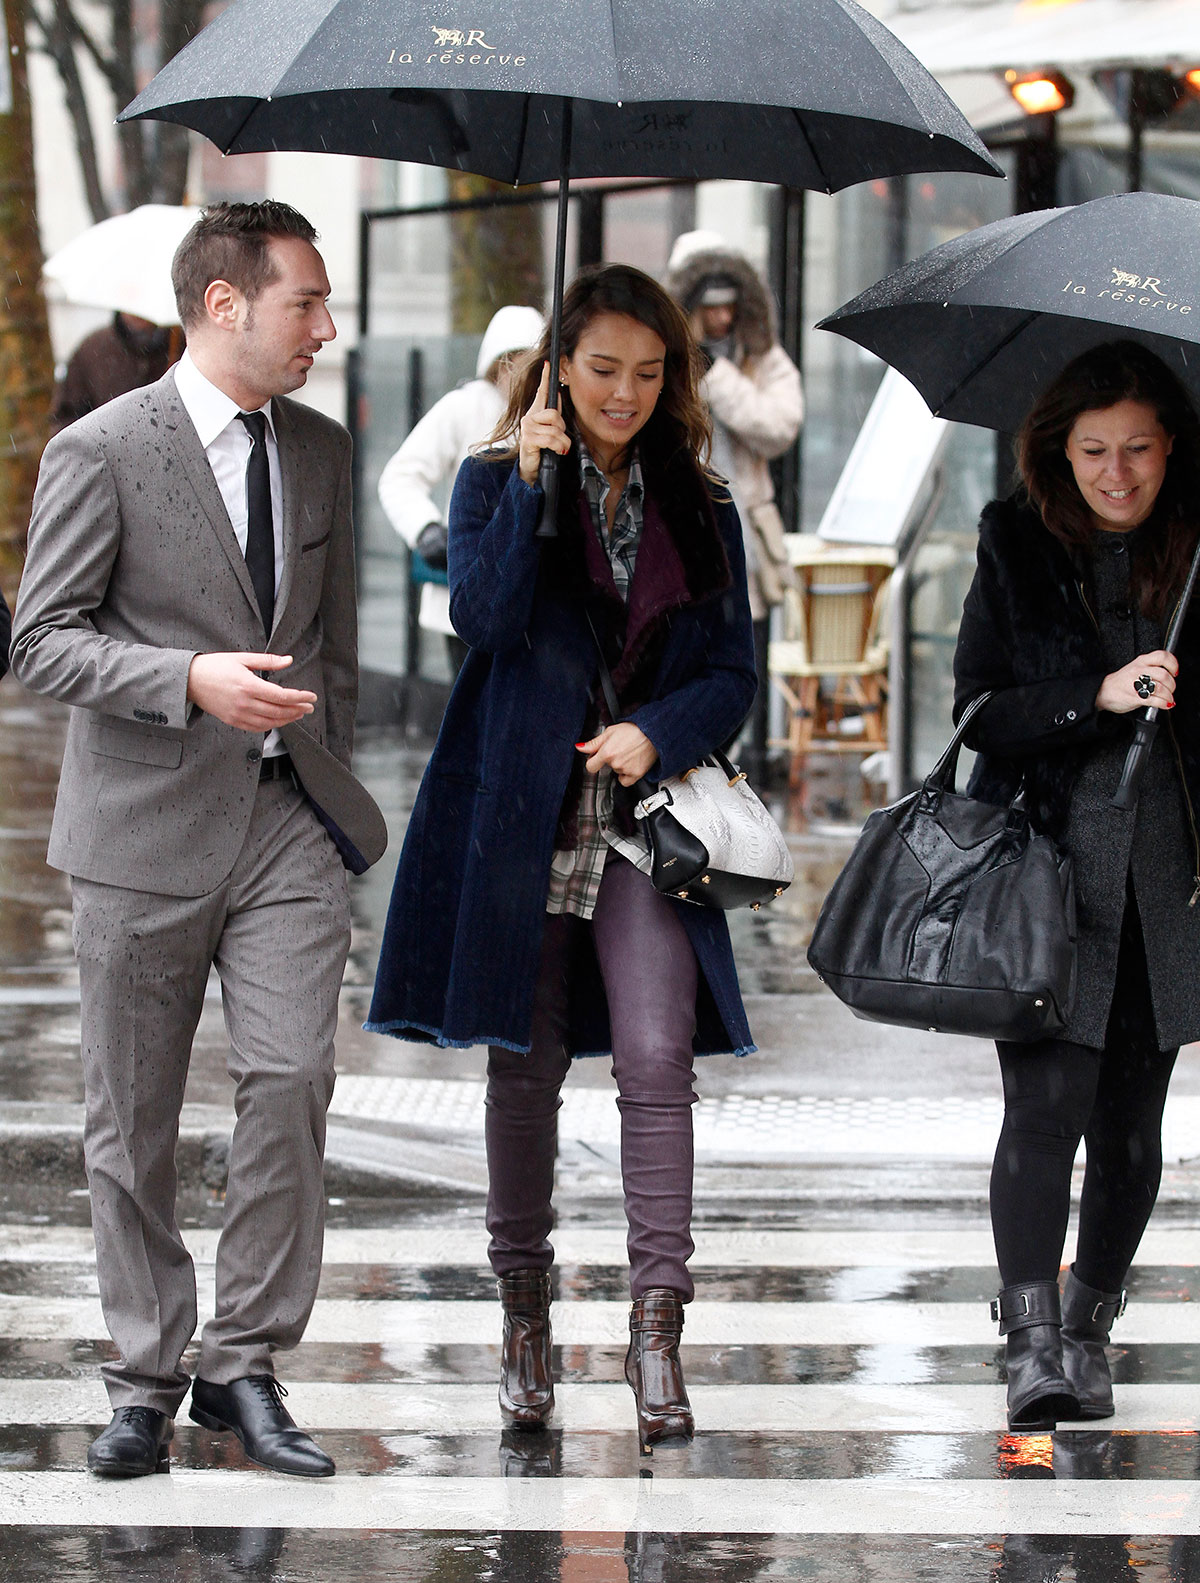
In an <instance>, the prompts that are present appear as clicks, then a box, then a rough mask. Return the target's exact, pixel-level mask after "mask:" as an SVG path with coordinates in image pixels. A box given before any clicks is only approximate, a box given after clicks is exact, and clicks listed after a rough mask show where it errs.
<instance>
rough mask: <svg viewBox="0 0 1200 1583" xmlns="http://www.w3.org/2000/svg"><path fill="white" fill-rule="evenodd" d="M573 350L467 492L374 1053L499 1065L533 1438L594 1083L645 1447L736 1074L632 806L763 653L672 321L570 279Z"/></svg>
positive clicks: (514, 1409)
mask: <svg viewBox="0 0 1200 1583" xmlns="http://www.w3.org/2000/svg"><path fill="white" fill-rule="evenodd" d="M546 339H547V340H548V337H547V338H546ZM562 347H563V353H562V358H561V361H560V367H559V379H560V383H561V387H562V401H561V410H559V409H551V408H548V407H547V405H546V397H547V391H548V388H549V384H548V381H549V367H548V364H547V363H546V361H545V359H546V356H547V346H546V345H545V344H543V345H542V346H540V347H538V348H536V349H535V350H534V352H533V354H532V355H531V358H530V361H529V363H528V367H527V369H526V372H525V375H524V377H523V378H522V377H520V376H518V378H517V379H516V380H515V381H514V393H513V398H512V401H511V403H510V406H509V410H508V412H507V413H506V415H505V418H504V420H502V423H501V425H500V428H499V430H498V431H497V436H496V444H495V445H494V446H493V448H492V449H491V450H489V451H487V452H485V453H484V454H483V455H481V456H480V457H477V458H472V459H470V460H468V461H467V462H466V463H465V464H464V465H463V468H462V470H461V471H460V473H459V476H458V480H457V483H456V485H455V489H454V495H453V499H452V501H451V507H450V545H449V575H450V588H451V603H450V613H451V619H452V620H453V622H454V626H455V628H456V630H457V632H458V633H459V635H460V637H462V638H463V639H464V640H465V641H466V642H467V644H468V645H469V646H470V653H469V655H468V657H467V660H466V663H465V664H464V666H463V669H462V672H461V675H460V677H459V680H458V682H457V684H456V686H455V689H454V693H453V695H452V697H451V699H450V703H449V706H448V708H447V711H446V717H445V720H444V722H443V725H442V730H441V733H440V735H439V738H438V742H437V746H436V747H435V749H434V752H433V756H432V758H431V760H430V763H429V766H428V769H427V770H426V774H425V778H424V780H423V782H422V785H421V790H420V793H419V795H418V798H417V804H416V807H415V809H414V811H413V815H412V819H411V821H410V824H409V828H408V835H407V838H406V840H405V844H404V850H403V852H402V854H401V858H400V864H399V868H398V871H397V874H396V883H395V889H394V891H393V895H392V904H391V910H390V913H389V916H388V926H387V932H386V934H385V937H384V943H383V950H382V953H381V958H380V965H379V975H378V979H377V981H376V988H375V997H374V1001H373V1004H372V1008H371V1018H370V1021H369V1023H368V1027H370V1028H373V1029H375V1030H376V1031H378V1032H382V1033H390V1034H394V1035H396V1036H398V1037H400V1038H409V1039H418V1040H426V1041H429V1042H432V1043H437V1044H440V1045H443V1046H445V1045H450V1046H468V1045H475V1044H486V1045H487V1046H488V1095H487V1117H486V1137H487V1148H488V1171H489V1182H490V1188H489V1197H488V1230H489V1232H490V1234H491V1241H490V1245H489V1256H490V1259H491V1263H492V1267H493V1269H494V1270H495V1272H496V1274H497V1276H498V1278H499V1288H500V1296H501V1301H502V1303H503V1306H504V1311H505V1318H504V1349H503V1361H502V1371H501V1382H500V1403H501V1410H502V1413H503V1415H504V1417H505V1419H506V1420H507V1421H508V1422H509V1423H512V1424H515V1425H518V1426H524V1427H527V1428H531V1429H540V1428H542V1427H543V1426H544V1425H545V1424H546V1423H548V1422H549V1419H550V1416H551V1413H552V1411H553V1405H554V1392H553V1380H552V1375H551V1364H550V1325H549V1305H550V1274H549V1272H550V1267H551V1264H552V1262H553V1257H554V1254H553V1249H552V1247H551V1244H550V1241H549V1233H550V1229H551V1225H552V1210H551V1190H552V1187H553V1179H554V1163H555V1155H556V1149H557V1111H558V1109H559V1105H560V1099H559V1089H560V1088H561V1085H562V1082H563V1079H564V1077H565V1075H566V1072H567V1070H568V1068H569V1066H570V1063H571V1059H572V1057H573V1056H576V1055H602V1054H603V1055H608V1054H611V1056H612V1061H613V1072H614V1076H615V1077H616V1080H617V1088H618V1106H619V1109H620V1113H621V1159H622V1175H623V1181H624V1189H625V1208H626V1216H627V1219H628V1223H629V1239H628V1246H629V1257H630V1289H631V1295H632V1298H633V1306H632V1310H631V1316H630V1331H631V1342H630V1349H629V1355H628V1359H627V1362H626V1377H627V1378H628V1380H629V1383H630V1385H631V1386H632V1387H633V1390H634V1394H635V1399H636V1404H637V1415H638V1426H639V1431H640V1435H641V1441H642V1445H643V1447H649V1446H651V1445H653V1444H655V1443H657V1442H660V1441H662V1440H664V1439H690V1438H691V1435H692V1432H693V1423H692V1415H691V1410H690V1407H689V1404H688V1399H687V1393H686V1390H685V1388H684V1383H683V1376H682V1371H681V1367H680V1362H679V1337H680V1332H681V1329H682V1325H683V1304H684V1303H686V1302H687V1301H689V1300H690V1298H691V1297H692V1295H693V1288H692V1282H691V1278H690V1275H689V1273H688V1270H687V1260H688V1258H689V1257H690V1255H691V1253H692V1241H691V1236H690V1229H689V1228H690V1220H691V1194H692V1126H691V1108H690V1107H691V1105H692V1104H693V1103H694V1101H695V1097H696V1096H695V1092H694V1090H693V1087H692V1083H693V1076H694V1074H693V1066H692V1061H693V1056H694V1055H696V1054H707V1053H712V1052H718V1051H724V1052H733V1053H735V1054H738V1055H742V1054H746V1053H747V1052H748V1051H750V1050H752V1049H753V1045H752V1044H751V1042H750V1033H749V1029H748V1027H747V1025H746V1017H745V1012H744V1010H743V1007H742V1002H741V996H740V994H739V991H738V984H737V974H736V971H735V968H734V965H733V957H732V953H731V950H730V945H729V934H728V930H727V928H726V924H725V919H724V915H723V914H721V913H720V912H716V911H713V910H710V909H708V908H701V907H695V906H691V905H689V904H687V903H684V902H679V901H675V900H670V899H668V898H666V897H663V896H661V895H659V893H658V892H657V891H656V890H655V889H654V887H653V886H652V885H651V883H650V880H649V878H648V876H647V875H646V874H645V873H644V872H643V871H642V870H641V869H640V868H639V867H638V866H636V857H637V855H638V853H639V850H640V848H639V844H638V841H637V837H636V834H635V831H634V822H633V820H632V819H631V817H630V808H629V802H630V795H629V794H628V793H626V792H624V790H623V788H626V787H628V786H630V785H631V784H632V783H633V782H634V781H635V780H637V779H638V778H639V777H641V776H643V775H648V776H649V777H650V778H651V779H660V778H662V777H665V776H669V775H678V774H681V773H682V772H683V771H685V770H687V769H688V768H690V767H691V766H692V765H693V764H695V763H697V762H698V761H699V760H700V759H702V758H703V757H705V756H706V755H707V754H708V753H710V752H712V750H713V749H714V748H717V747H719V746H721V745H722V744H723V743H725V742H727V741H728V740H729V739H730V738H731V737H733V736H734V735H735V734H736V732H737V730H738V728H739V726H740V725H741V723H742V721H743V719H744V718H745V715H746V713H747V711H748V710H749V708H750V705H751V703H752V701H753V698H754V692H755V672H754V646H753V635H752V629H751V624H750V611H749V604H748V598H747V592H746V572H745V564H744V560H743V554H742V537H741V528H740V525H739V523H738V520H737V513H736V512H735V510H734V508H733V505H732V502H731V501H730V500H729V498H728V493H727V491H726V490H725V489H724V488H723V486H722V485H721V483H720V482H719V480H717V479H715V478H714V477H713V476H712V475H711V474H710V473H708V472H707V471H706V470H705V468H704V467H703V465H702V462H701V456H702V455H703V454H704V453H705V451H706V448H707V439H708V425H707V419H706V417H705V414H704V410H703V407H702V405H701V403H700V401H699V399H698V396H697V379H698V371H699V365H698V357H697V353H696V350H695V347H694V344H693V342H692V338H691V334H690V331H689V329H688V326H687V322H686V320H685V319H684V317H683V315H682V313H681V311H680V309H679V308H678V306H677V305H676V304H675V303H674V302H673V301H672V299H671V298H670V297H668V296H667V294H666V293H665V292H664V291H663V290H662V289H661V288H660V287H659V286H658V285H657V284H656V283H655V282H654V281H653V280H651V279H650V277H649V276H647V275H644V274H642V273H641V272H640V271H639V270H635V269H630V268H627V267H625V266H620V265H612V266H607V267H604V268H600V269H595V270H588V271H585V272H583V273H582V274H581V275H580V276H579V277H577V279H576V280H575V281H574V282H573V283H572V284H571V286H570V287H569V288H568V290H567V293H566V300H565V303H564V310H563V331H562ZM546 449H548V450H552V451H556V452H557V453H558V454H559V455H560V457H561V458H562V461H561V462H560V464H559V465H560V470H561V473H562V485H561V490H560V503H559V513H558V536H557V537H556V538H554V539H550V540H545V539H538V538H537V537H536V536H535V530H536V527H537V523H538V518H539V513H540V510H541V505H542V498H543V497H542V491H541V489H540V488H539V486H538V483H537V477H538V465H539V462H540V458H541V452H542V451H543V450H546ZM589 620H590V625H589ZM593 628H594V629H595V635H593ZM597 641H599V642H601V643H602V644H603V646H604V649H605V652H606V658H607V660H608V664H609V666H610V668H611V671H612V675H613V680H614V683H615V686H616V689H617V696H618V699H619V702H620V706H621V707H620V711H619V712H620V715H621V718H620V720H618V721H615V722H614V721H612V720H610V719H608V717H607V714H606V711H605V708H604V705H603V701H602V698H601V693H600V688H599V684H598V655H597V649H596V643H597ZM631 858H632V859H633V860H632V861H631Z"/></svg>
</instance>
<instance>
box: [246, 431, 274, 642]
mask: <svg viewBox="0 0 1200 1583" xmlns="http://www.w3.org/2000/svg"><path fill="white" fill-rule="evenodd" d="M238 417H239V418H240V419H241V420H242V422H243V423H244V424H245V425H246V430H247V433H248V434H249V435H250V440H251V446H250V459H249V461H248V462H247V464H246V566H247V568H248V570H249V572H250V581H251V582H252V583H253V584H254V594H255V597H256V598H257V600H258V608H259V611H260V612H261V614H262V621H263V628H264V630H265V631H266V634H267V636H268V637H270V635H271V627H272V625H273V624H274V619H275V527H274V523H273V520H272V515H271V464H270V463H269V461H268V460H267V419H266V414H265V413H262V412H239V413H238Z"/></svg>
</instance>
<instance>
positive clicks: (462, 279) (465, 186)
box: [449, 171, 544, 334]
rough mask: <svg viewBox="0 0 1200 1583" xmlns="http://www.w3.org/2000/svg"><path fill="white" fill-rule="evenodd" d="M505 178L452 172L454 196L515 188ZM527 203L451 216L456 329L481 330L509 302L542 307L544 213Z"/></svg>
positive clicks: (452, 308)
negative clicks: (494, 179)
mask: <svg viewBox="0 0 1200 1583" xmlns="http://www.w3.org/2000/svg"><path fill="white" fill-rule="evenodd" d="M512 190H513V189H512V188H511V187H510V186H508V185H507V184H506V183H504V182H500V181H489V180H488V179H487V178H486V177H484V176H469V175H467V174H466V173H465V172H464V171H451V172H450V175H449V196H450V197H451V198H453V199H456V200H461V199H464V198H487V197H491V196H492V194H494V193H511V192H512ZM543 208H544V206H538V205H533V206H530V207H526V206H525V205H524V204H521V205H516V206H511V207H503V208H498V209H477V210H471V211H469V212H467V213H466V214H455V215H451V217H450V314H451V319H450V323H451V328H452V329H454V330H461V331H471V332H475V333H477V334H478V333H482V332H483V331H484V330H486V329H487V324H488V320H489V319H490V318H491V316H492V314H493V313H495V311H496V309H497V308H500V307H503V305H504V304H505V303H506V302H516V303H527V304H529V305H530V306H531V307H537V306H538V305H539V304H540V303H541V301H542V297H543V294H544V284H543V274H542V212H543Z"/></svg>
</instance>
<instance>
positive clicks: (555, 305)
mask: <svg viewBox="0 0 1200 1583" xmlns="http://www.w3.org/2000/svg"><path fill="white" fill-rule="evenodd" d="M573 111H574V105H573V104H572V102H571V100H570V99H564V100H563V101H562V155H561V163H560V165H559V174H558V229H557V233H556V235H555V239H554V290H553V293H552V295H551V299H550V406H552V407H557V406H558V360H559V356H560V353H561V349H562V302H563V288H564V286H565V283H566V282H565V277H566V273H567V215H568V209H569V201H568V200H569V197H570V188H571V130H572V128H571V122H572V117H573Z"/></svg>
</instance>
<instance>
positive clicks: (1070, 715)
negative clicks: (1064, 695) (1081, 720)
mask: <svg viewBox="0 0 1200 1583" xmlns="http://www.w3.org/2000/svg"><path fill="white" fill-rule="evenodd" d="M1074 718H1075V711H1074V709H1068V710H1067V719H1068V720H1074Z"/></svg>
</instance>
